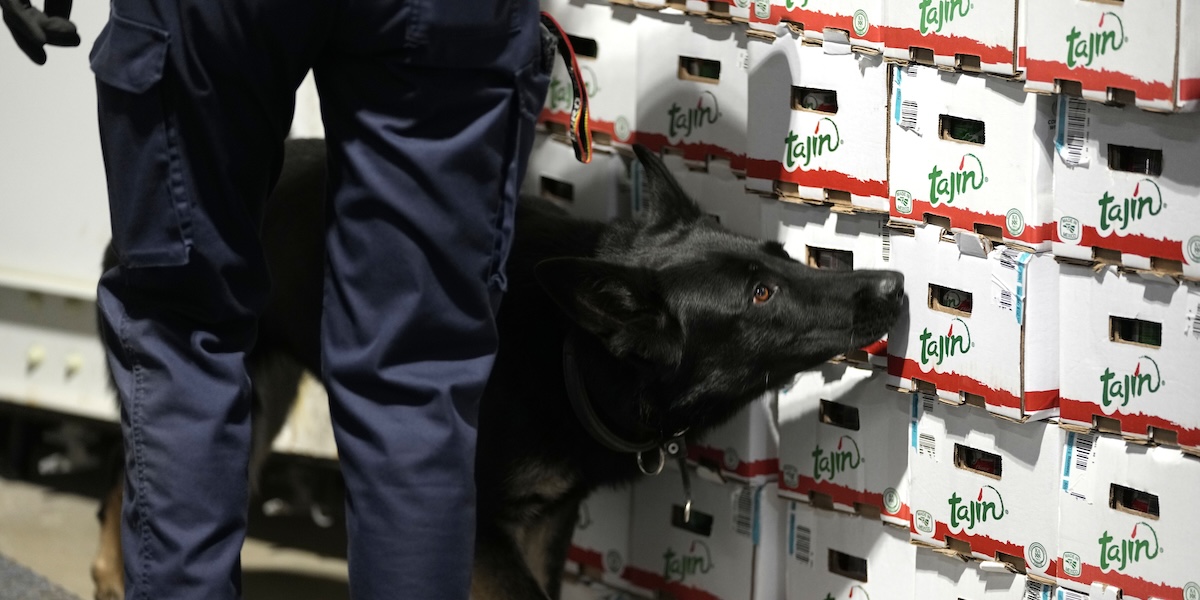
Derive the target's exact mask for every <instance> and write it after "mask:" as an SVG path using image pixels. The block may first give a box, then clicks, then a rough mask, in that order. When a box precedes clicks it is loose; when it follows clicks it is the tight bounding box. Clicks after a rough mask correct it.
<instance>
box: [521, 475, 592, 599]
mask: <svg viewBox="0 0 1200 600" xmlns="http://www.w3.org/2000/svg"><path fill="white" fill-rule="evenodd" d="M579 503H580V500H579V499H578V498H575V497H573V496H568V497H566V498H564V499H562V500H560V501H559V502H557V503H556V504H554V505H553V506H552V507H551V508H549V509H548V510H546V511H545V512H544V513H543V514H542V515H541V517H540V519H538V520H537V521H536V522H535V523H532V524H530V525H529V526H527V527H526V528H525V531H524V532H523V534H522V535H521V537H520V541H519V543H520V545H521V550H522V553H523V554H524V555H525V563H526V564H528V565H529V567H530V569H532V571H533V573H534V575H535V576H536V577H537V578H538V581H539V583H540V584H541V586H542V589H544V590H546V595H548V596H550V598H552V599H554V600H558V597H559V596H560V595H561V592H562V577H563V568H564V567H565V565H566V563H567V552H568V550H570V548H571V536H573V535H574V534H575V523H576V521H578V520H579Z"/></svg>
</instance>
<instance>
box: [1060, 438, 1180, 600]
mask: <svg viewBox="0 0 1200 600" xmlns="http://www.w3.org/2000/svg"><path fill="white" fill-rule="evenodd" d="M1065 448H1066V449H1065V451H1064V456H1063V468H1062V471H1061V472H1062V476H1061V477H1062V484H1061V486H1060V487H1061V490H1062V491H1061V492H1060V493H1059V494H1058V495H1059V497H1060V500H1059V505H1060V508H1059V519H1060V521H1061V524H1062V529H1061V533H1060V535H1059V538H1060V541H1059V552H1060V554H1059V556H1058V558H1059V562H1060V565H1059V570H1058V582H1059V585H1060V586H1062V587H1063V588H1066V589H1070V590H1075V591H1080V592H1085V593H1088V594H1089V595H1090V597H1091V598H1092V599H1093V600H1094V599H1095V598H1097V597H1100V596H1102V595H1103V596H1109V597H1113V598H1121V597H1122V595H1123V597H1124V598H1125V600H1133V599H1137V600H1149V599H1151V598H1173V599H1177V600H1195V599H1196V598H1200V569H1198V568H1197V562H1196V556H1195V548H1196V540H1197V539H1200V520H1197V519H1196V498H1197V495H1200V461H1197V460H1196V459H1195V458H1193V457H1188V456H1185V455H1183V454H1182V453H1180V452H1179V451H1178V450H1177V449H1174V448H1165V447H1145V446H1138V445H1132V444H1127V443H1125V442H1124V441H1123V440H1121V439H1120V438H1116V437H1111V436H1106V435H1084V434H1075V433H1072V434H1070V435H1069V436H1068V438H1067V440H1066V445H1065ZM1097 592H1101V594H1098V593H1097Z"/></svg>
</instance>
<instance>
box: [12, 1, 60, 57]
mask: <svg viewBox="0 0 1200 600" xmlns="http://www.w3.org/2000/svg"><path fill="white" fill-rule="evenodd" d="M71 2H72V0H46V12H42V11H40V10H38V9H36V8H34V7H33V6H32V5H30V4H29V0H0V12H3V13H4V24H5V25H8V30H9V31H11V32H12V35H13V39H15V40H16V41H17V46H20V48H21V50H22V51H24V52H25V54H26V55H28V56H29V60H32V61H33V62H35V63H37V64H39V65H44V64H46V49H45V48H43V46H45V45H46V44H50V45H51V46H78V45H79V33H78V32H77V31H75V24H74V23H72V22H71V21H69V20H68V19H67V18H68V17H70V16H71Z"/></svg>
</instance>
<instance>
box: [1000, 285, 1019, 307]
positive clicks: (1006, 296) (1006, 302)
mask: <svg viewBox="0 0 1200 600" xmlns="http://www.w3.org/2000/svg"><path fill="white" fill-rule="evenodd" d="M999 304H1000V309H1001V310H1013V308H1014V307H1015V303H1014V302H1013V294H1012V292H1010V291H1008V290H1000V299H999Z"/></svg>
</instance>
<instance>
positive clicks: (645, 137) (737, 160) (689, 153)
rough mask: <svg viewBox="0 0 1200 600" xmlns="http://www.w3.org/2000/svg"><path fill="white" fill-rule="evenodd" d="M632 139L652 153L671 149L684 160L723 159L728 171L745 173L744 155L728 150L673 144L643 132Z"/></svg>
mask: <svg viewBox="0 0 1200 600" xmlns="http://www.w3.org/2000/svg"><path fill="white" fill-rule="evenodd" d="M633 139H635V140H637V142H638V143H639V144H642V145H643V146H645V147H647V148H649V149H650V150H651V151H653V152H662V150H663V148H671V149H672V150H675V151H677V152H679V153H681V154H682V155H683V158H684V160H692V161H698V162H707V161H708V159H709V158H710V157H717V158H724V159H727V160H729V168H730V169H732V170H734V171H745V169H746V155H745V154H738V153H737V152H734V151H733V150H730V149H729V148H723V147H721V146H718V145H716V144H705V143H694V142H680V143H674V144H673V143H671V141H670V140H669V139H668V138H667V136H665V135H663V134H661V133H648V132H644V131H638V132H635V133H634V134H633Z"/></svg>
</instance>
